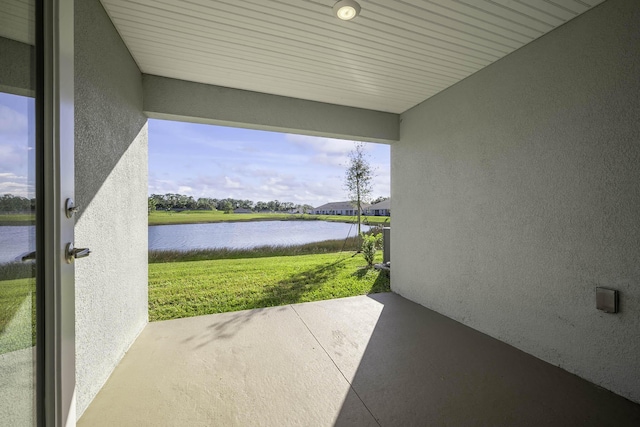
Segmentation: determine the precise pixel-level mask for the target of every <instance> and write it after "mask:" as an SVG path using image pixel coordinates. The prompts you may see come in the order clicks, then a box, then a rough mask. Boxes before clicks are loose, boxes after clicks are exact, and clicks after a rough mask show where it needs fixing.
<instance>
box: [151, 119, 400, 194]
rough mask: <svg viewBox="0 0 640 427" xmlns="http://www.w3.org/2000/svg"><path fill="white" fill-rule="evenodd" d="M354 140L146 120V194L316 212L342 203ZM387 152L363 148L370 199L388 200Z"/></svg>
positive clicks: (382, 148) (371, 146) (381, 148)
mask: <svg viewBox="0 0 640 427" xmlns="http://www.w3.org/2000/svg"><path fill="white" fill-rule="evenodd" d="M353 147H354V143H353V141H344V140H338V139H330V138H320V137H311V136H303V135H294V134H285V133H278V132H265V131H256V130H249V129H238V128H229V127H223V126H212V125H200V124H193V123H181V122H170V121H164V120H149V194H152V193H156V194H165V193H181V194H188V195H192V196H193V197H195V198H198V197H213V198H218V199H220V198H226V197H231V198H234V199H243V200H244V199H249V200H253V201H254V202H257V201H269V200H276V199H277V200H279V201H281V202H293V203H295V204H310V205H312V206H319V205H322V204H324V203H327V202H331V201H340V200H347V196H346V193H345V191H344V188H343V187H344V173H345V168H346V164H347V162H348V157H347V156H348V153H349V152H350V151H351V150H353ZM389 151H390V147H389V146H388V145H383V144H367V146H366V153H367V156H368V157H369V161H370V163H371V165H372V166H373V167H374V168H375V170H376V177H375V178H374V186H373V197H378V196H389V194H390V169H389V167H390V166H389V163H390V162H389V155H390V154H389Z"/></svg>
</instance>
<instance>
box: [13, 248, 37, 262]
mask: <svg viewBox="0 0 640 427" xmlns="http://www.w3.org/2000/svg"><path fill="white" fill-rule="evenodd" d="M32 259H36V251H33V252H25V253H23V254H22V255H20V256H19V257H18V258H16V261H22V262H25V261H29V260H32Z"/></svg>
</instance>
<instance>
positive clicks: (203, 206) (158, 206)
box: [149, 193, 313, 213]
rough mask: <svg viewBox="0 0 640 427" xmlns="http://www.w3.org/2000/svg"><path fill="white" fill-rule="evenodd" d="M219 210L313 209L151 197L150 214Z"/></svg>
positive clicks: (173, 196)
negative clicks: (174, 211) (173, 211)
mask: <svg viewBox="0 0 640 427" xmlns="http://www.w3.org/2000/svg"><path fill="white" fill-rule="evenodd" d="M214 209H215V210H219V211H224V212H232V211H234V210H235V209H248V210H251V211H253V212H291V211H296V210H297V211H300V212H303V213H304V212H309V211H310V210H311V209H313V206H311V205H306V204H305V205H300V204H295V203H291V202H280V201H278V200H272V201H269V202H262V201H260V202H253V201H251V200H242V199H232V198H226V199H214V198H209V197H200V198H198V199H195V198H194V197H193V196H187V195H184V194H177V193H167V194H152V195H151V196H150V197H149V212H152V211H156V210H158V211H171V210H207V211H211V210H214Z"/></svg>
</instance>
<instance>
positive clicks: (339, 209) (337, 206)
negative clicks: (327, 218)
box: [311, 202, 369, 216]
mask: <svg viewBox="0 0 640 427" xmlns="http://www.w3.org/2000/svg"><path fill="white" fill-rule="evenodd" d="M367 207H369V205H368V204H366V203H363V204H362V212H361V213H362V214H364V213H365V212H366V209H367ZM311 213H313V214H314V215H348V216H353V215H357V214H358V210H357V209H356V208H355V207H354V206H353V204H351V202H332V203H327V204H325V205H322V206H318V207H317V208H314V209H313V210H312V211H311Z"/></svg>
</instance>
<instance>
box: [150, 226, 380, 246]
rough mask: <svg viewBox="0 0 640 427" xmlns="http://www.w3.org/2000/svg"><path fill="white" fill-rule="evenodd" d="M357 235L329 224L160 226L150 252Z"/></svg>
mask: <svg viewBox="0 0 640 427" xmlns="http://www.w3.org/2000/svg"><path fill="white" fill-rule="evenodd" d="M368 230H369V227H368V226H365V225H363V226H362V231H363V232H364V231H368ZM355 234H356V226H355V225H353V224H345V223H340V222H326V221H260V222H225V223H215V224H181V225H156V226H152V227H149V249H150V250H190V249H207V248H231V249H247V248H253V247H257V246H266V245H270V246H288V245H301V244H305V243H313V242H320V241H323V240H333V239H346V238H347V237H348V236H349V237H353V236H355Z"/></svg>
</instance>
